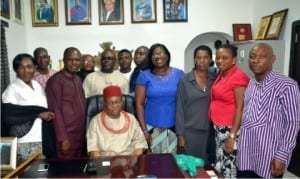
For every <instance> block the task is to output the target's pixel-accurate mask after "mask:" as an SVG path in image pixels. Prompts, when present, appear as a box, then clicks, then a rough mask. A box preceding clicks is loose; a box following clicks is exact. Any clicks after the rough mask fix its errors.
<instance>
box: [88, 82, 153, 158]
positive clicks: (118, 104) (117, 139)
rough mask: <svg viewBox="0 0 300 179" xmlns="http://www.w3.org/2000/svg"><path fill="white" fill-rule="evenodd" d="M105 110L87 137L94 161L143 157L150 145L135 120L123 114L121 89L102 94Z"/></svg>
mask: <svg viewBox="0 0 300 179" xmlns="http://www.w3.org/2000/svg"><path fill="white" fill-rule="evenodd" d="M103 97H104V101H105V109H104V110H103V111H102V112H100V113H99V114H97V115H96V116H95V117H93V119H92V120H91V122H90V124H89V128H88V131H87V134H86V137H87V150H88V153H89V156H90V157H91V158H96V157H100V156H114V155H140V154H142V153H143V150H144V149H147V148H148V146H147V142H146V140H145V137H144V134H143V132H142V130H141V128H140V126H139V123H138V122H137V120H136V118H135V117H134V116H133V115H132V114H130V113H127V112H125V111H123V110H122V92H121V88H120V87H118V86H108V87H106V88H104V90H103Z"/></svg>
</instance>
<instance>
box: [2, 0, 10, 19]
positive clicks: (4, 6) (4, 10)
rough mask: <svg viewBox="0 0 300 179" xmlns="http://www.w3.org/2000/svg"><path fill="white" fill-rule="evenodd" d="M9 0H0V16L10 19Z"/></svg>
mask: <svg viewBox="0 0 300 179" xmlns="http://www.w3.org/2000/svg"><path fill="white" fill-rule="evenodd" d="M10 8H11V4H10V0H1V16H2V17H5V18H6V19H10Z"/></svg>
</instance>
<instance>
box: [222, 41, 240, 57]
mask: <svg viewBox="0 0 300 179" xmlns="http://www.w3.org/2000/svg"><path fill="white" fill-rule="evenodd" d="M220 48H225V49H229V50H230V51H231V54H232V56H233V57H236V56H237V50H238V48H237V47H236V46H234V45H232V44H223V45H221V46H220V47H219V48H218V49H217V50H219V49H220Z"/></svg>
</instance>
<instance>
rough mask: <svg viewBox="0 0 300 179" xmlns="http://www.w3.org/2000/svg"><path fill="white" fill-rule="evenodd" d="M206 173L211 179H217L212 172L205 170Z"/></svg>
mask: <svg viewBox="0 0 300 179" xmlns="http://www.w3.org/2000/svg"><path fill="white" fill-rule="evenodd" d="M206 173H207V174H208V176H209V177H210V178H211V179H218V177H217V175H216V173H215V172H214V171H213V170H207V171H206Z"/></svg>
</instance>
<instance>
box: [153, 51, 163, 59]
mask: <svg viewBox="0 0 300 179" xmlns="http://www.w3.org/2000/svg"><path fill="white" fill-rule="evenodd" d="M164 55H165V53H163V52H160V53H158V54H153V55H152V58H161V57H162V56H164Z"/></svg>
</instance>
